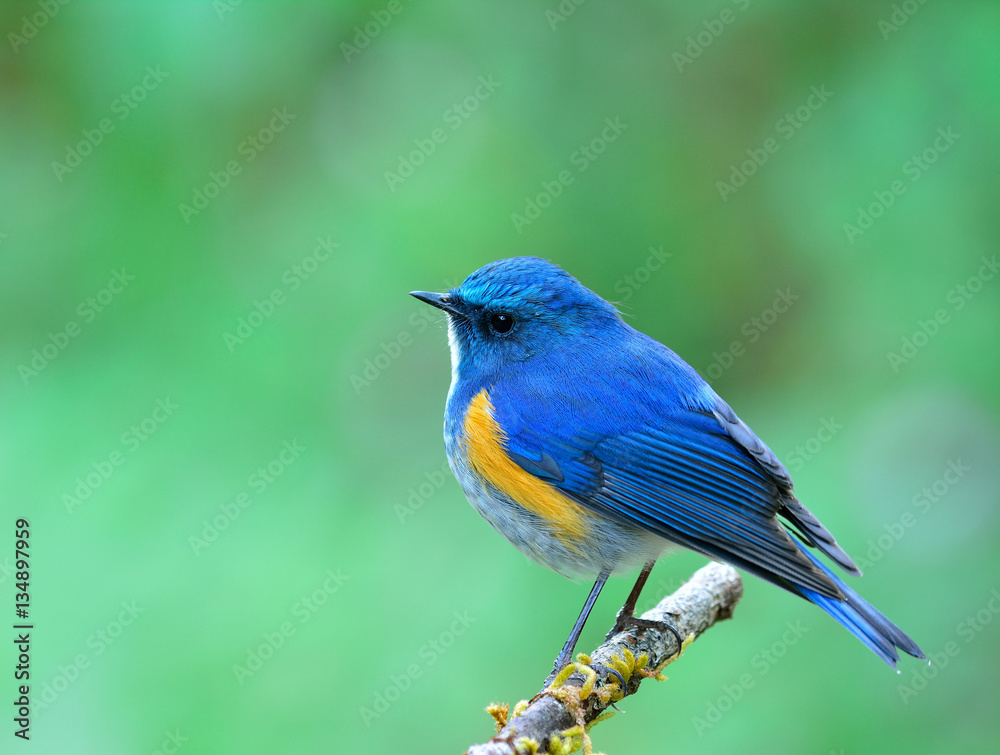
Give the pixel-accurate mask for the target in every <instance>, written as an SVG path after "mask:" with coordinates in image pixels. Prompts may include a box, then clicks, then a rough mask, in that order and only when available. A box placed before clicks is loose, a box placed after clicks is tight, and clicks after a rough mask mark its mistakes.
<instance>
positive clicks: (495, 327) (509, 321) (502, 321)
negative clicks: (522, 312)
mask: <svg viewBox="0 0 1000 755" xmlns="http://www.w3.org/2000/svg"><path fill="white" fill-rule="evenodd" d="M513 327H514V318H513V317H511V316H510V315H508V314H507V313H506V312H497V313H496V314H495V315H491V316H490V330H492V331H493V332H494V333H496V334H497V335H500V336H502V335H505V334H507V333H510V330H511V328H513Z"/></svg>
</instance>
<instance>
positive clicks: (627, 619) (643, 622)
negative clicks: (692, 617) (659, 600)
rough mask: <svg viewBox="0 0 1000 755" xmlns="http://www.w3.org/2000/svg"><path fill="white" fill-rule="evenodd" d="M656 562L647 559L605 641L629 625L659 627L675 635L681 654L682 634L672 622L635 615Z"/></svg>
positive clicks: (646, 627) (644, 627)
mask: <svg viewBox="0 0 1000 755" xmlns="http://www.w3.org/2000/svg"><path fill="white" fill-rule="evenodd" d="M655 563H656V559H653V560H652V561H647V562H646V565H645V566H643V567H642V571H641V572H639V578H638V579H637V580H636V581H635V585H634V586H633V587H632V592H630V593H629V594H628V598H626V599H625V605H623V606H622V608H621V610H620V611H619V612H618V616H617V617H616V618H615V625H614V627H612V629H611V631H610V632H608V635H607V637H605V638H604V641H605V642H607V641H608V640H610V639H611V637H612V636H613V635H615V634H618V632H620V631H622V630H623V629H625V628H626V627H627V626H629V625H631V626H634V627H639V628H640V629H658V630H660V631H661V632H670V633H672V634H673V635H674V637H675V638H676V640H677V653H678V654H679V653H680V652H681V644H682V643H681V635H680V633H679V632H678V631H677V630H676V629H675V628H674V627H673V625H672V624H670V623H669V622H666V621H653V620H651V619H640V618H638V617H637V616H636V615H635V604H636V603H637V602H638V601H639V593H641V592H642V588H643V587H645V586H646V580H647V579H649V573H650V572H651V571H653V564H655Z"/></svg>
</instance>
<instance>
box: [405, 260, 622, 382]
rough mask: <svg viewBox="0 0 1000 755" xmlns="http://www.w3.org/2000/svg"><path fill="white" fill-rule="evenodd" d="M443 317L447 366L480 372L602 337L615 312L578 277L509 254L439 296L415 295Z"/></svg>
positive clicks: (614, 319) (544, 262)
mask: <svg viewBox="0 0 1000 755" xmlns="http://www.w3.org/2000/svg"><path fill="white" fill-rule="evenodd" d="M411 296H415V297H416V298H418V299H420V300H421V301H424V302H427V303H428V304H430V305H431V306H434V307H437V308H438V309H442V310H444V311H445V312H446V313H447V314H448V338H449V341H450V342H451V345H452V366H453V367H454V368H455V369H457V370H459V371H460V372H462V371H463V370H464V368H465V367H467V366H468V365H473V366H474V367H475V368H476V369H477V370H479V371H482V372H484V373H493V372H496V371H499V370H501V369H503V367H504V365H506V364H509V363H511V362H522V361H524V360H526V359H530V358H531V357H533V356H535V355H537V354H539V353H544V352H549V351H553V350H555V349H563V348H566V347H571V346H572V345H573V342H574V339H579V338H581V337H582V338H587V337H596V336H599V335H603V334H606V333H607V332H609V331H610V330H611V329H613V328H614V327H615V326H616V325H619V324H620V323H621V318H620V316H619V314H618V311H617V310H616V309H615V308H614V307H613V306H611V304H609V303H608V302H606V301H604V299H602V298H601V297H600V296H598V295H597V294H595V293H594V292H593V291H591V290H590V289H588V288H586V287H585V286H584V285H583V284H581V283H580V282H579V281H578V280H577V279H576V278H574V277H573V276H571V275H570V274H569V273H567V272H565V271H564V270H562V269H561V268H559V267H558V266H556V265H554V264H552V263H551V262H549V261H547V260H543V259H539V258H538V257H512V258H510V259H503V260H497V261H496V262H491V263H490V264H488V265H486V266H484V267H481V268H479V270H477V271H476V272H474V273H472V274H471V275H470V276H469V277H468V278H466V279H465V280H464V281H463V282H462V285H460V286H458V287H457V288H452V289H450V290H449V291H448V292H447V293H444V294H434V293H428V292H426V291H413V292H411Z"/></svg>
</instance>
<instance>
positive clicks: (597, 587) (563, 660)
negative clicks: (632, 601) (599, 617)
mask: <svg viewBox="0 0 1000 755" xmlns="http://www.w3.org/2000/svg"><path fill="white" fill-rule="evenodd" d="M610 574H611V571H610V570H609V569H605V570H604V571H602V572H601V573H600V574H598V575H597V581H596V582H594V586H593V587H592V588H590V595H588V596H587V602H586V603H584V604H583V610H582V611H580V615H579V616H578V617H577V619H576V623H575V624H574V625H573V631H572V632H570V633H569V637H567V638H566V644H564V645H563V647H562V650H560V651H559V655H558V656H556V662H555V663H554V664H552V673H551V674H549V678H548V679H546V680H545V687H548V686H549V685H550V684H551V683H552V680H553V679H555V678H556V675H557V674H558V673H559V672H560V671H562V669H563V668H565V667H566V666H567V665H568V664H569V663H571V662H572V661H573V650H575V649H576V643H577V641H578V640H579V639H580V633H581V632H583V625H584V624H586V623H587V617H588V616H590V612H591V610H592V609H593V608H594V603H596V602H597V596H598V595H600V594H601V589H602V588H603V587H604V583H605V582H607V581H608V576H609V575H610ZM591 668H593V669H594V670H595V671H602V672H605V673H610V674H614V675H615V676H617V677H618V681H619V684H620V686H621V688H622V690H624V689H625V679H624V678H623V677H622V675H621V674H619V673H618V672H617V671H615V670H614V669H608V668H605V667H603V666H591Z"/></svg>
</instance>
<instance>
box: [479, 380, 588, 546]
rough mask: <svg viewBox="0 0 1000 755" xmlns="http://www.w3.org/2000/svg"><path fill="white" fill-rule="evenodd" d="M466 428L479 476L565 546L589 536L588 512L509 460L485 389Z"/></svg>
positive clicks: (502, 435)
mask: <svg viewBox="0 0 1000 755" xmlns="http://www.w3.org/2000/svg"><path fill="white" fill-rule="evenodd" d="M464 428H465V443H466V446H467V450H468V458H469V464H470V465H471V466H472V468H473V469H474V470H476V472H478V473H479V474H480V475H481V476H483V477H485V478H486V479H487V480H488V481H489V482H490V484H491V485H493V486H494V487H496V488H498V489H499V490H501V491H502V492H504V493H506V494H507V495H508V496H510V497H511V498H512V499H513V500H514V501H515V502H516V503H518V504H520V505H521V506H523V507H524V508H525V509H527V510H528V511H531V512H532V513H534V514H537V515H538V516H540V517H541V518H542V519H544V520H545V521H547V522H549V523H550V524H551V525H553V530H554V534H555V535H556V537H558V538H559V539H560V540H562V541H563V542H564V543H565V544H567V545H571V544H570V542H569V541H570V540H579V539H582V538H584V537H585V536H586V535H587V533H588V530H589V527H588V523H587V519H588V518H589V515H588V512H587V511H586V510H585V509H583V508H582V507H581V506H580V505H579V504H577V503H576V502H575V501H573V500H571V499H570V498H567V497H566V496H565V495H563V494H562V493H560V492H559V491H558V490H557V489H556V488H554V487H553V486H552V485H550V484H549V483H547V482H545V481H544V480H540V479H538V478H537V477H535V476H534V475H533V474H531V473H530V472H525V471H524V470H523V469H521V467H519V466H518V465H517V464H515V463H514V462H513V461H511V460H510V457H508V456H507V452H506V451H505V450H504V448H503V443H504V442H505V441H506V440H507V436H506V434H505V433H504V431H503V428H501V427H500V424H499V423H498V422H497V421H496V419H494V418H493V405H492V404H490V398H489V395H488V394H487V393H486V389H485V388H484V389H483V390H481V391H480V392H479V393H478V394H476V396H475V398H473V399H472V401H470V402H469V409H468V411H467V412H466V413H465V423H464ZM571 547H572V546H571Z"/></svg>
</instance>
